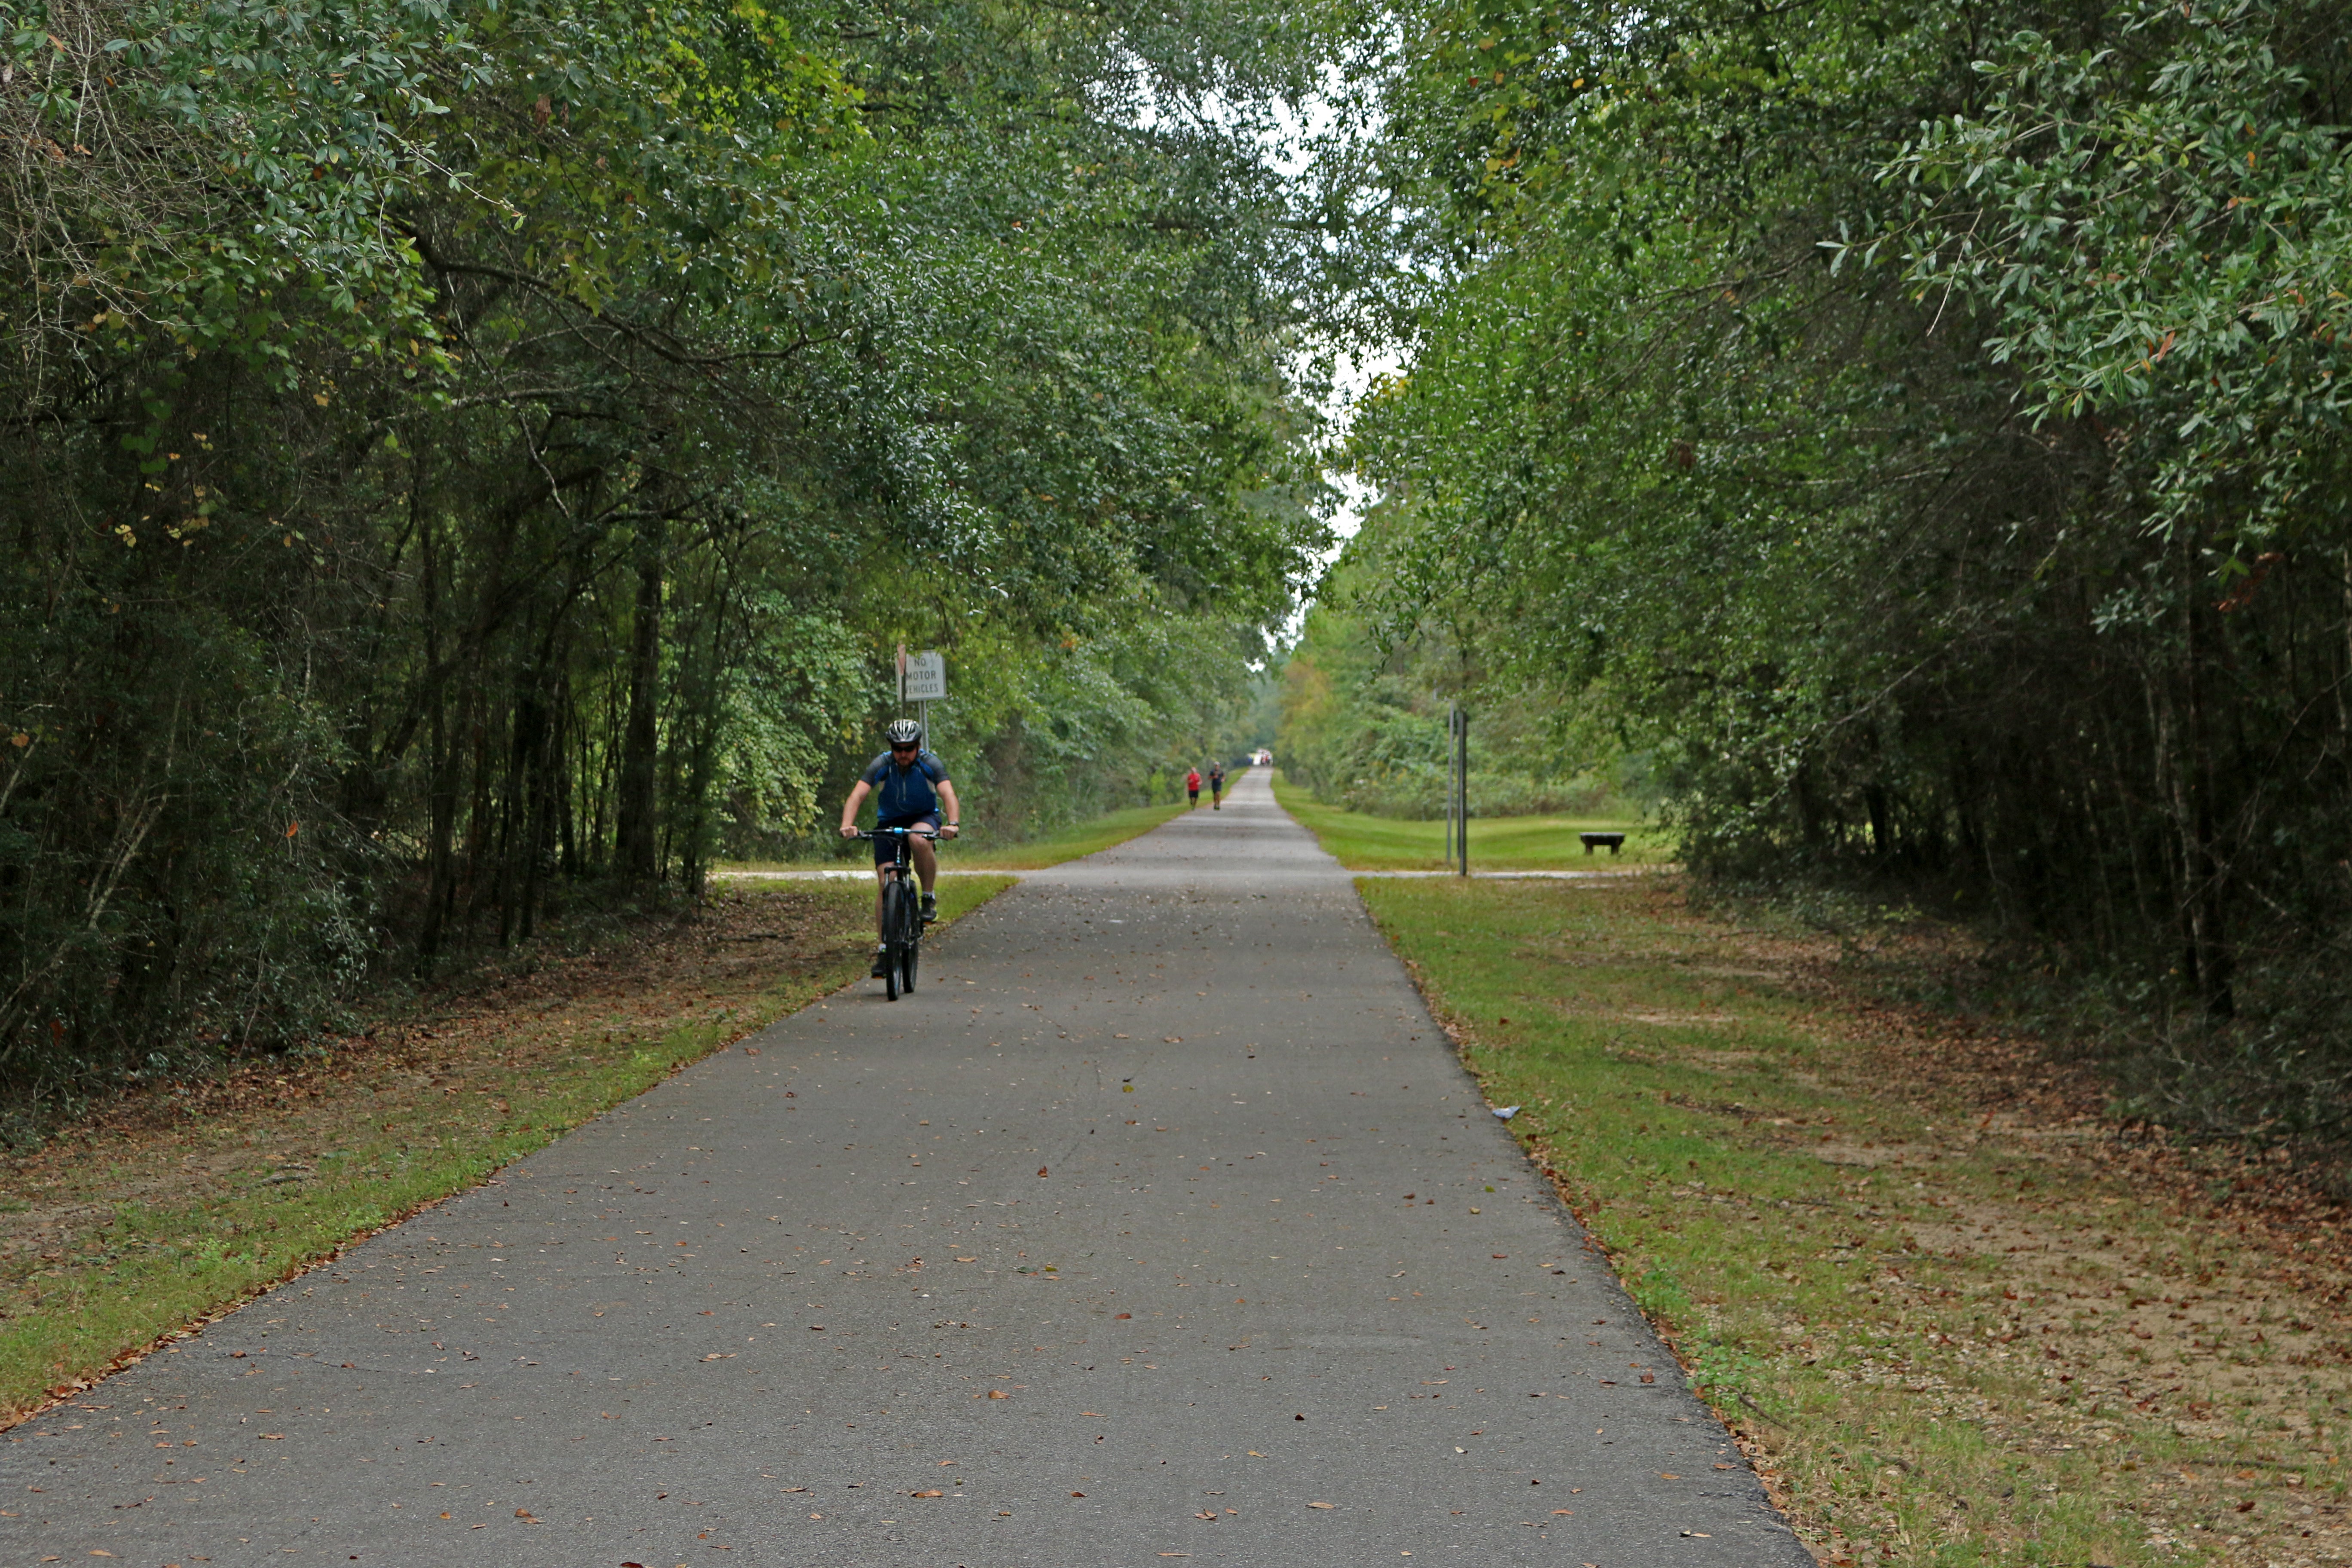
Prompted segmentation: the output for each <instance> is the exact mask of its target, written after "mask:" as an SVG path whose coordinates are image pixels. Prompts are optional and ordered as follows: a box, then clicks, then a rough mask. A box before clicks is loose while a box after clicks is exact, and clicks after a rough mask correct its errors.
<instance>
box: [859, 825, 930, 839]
mask: <svg viewBox="0 0 2352 1568" xmlns="http://www.w3.org/2000/svg"><path fill="white" fill-rule="evenodd" d="M886 833H896V834H898V835H900V836H901V837H910V838H930V839H937V838H938V837H940V830H939V829H938V828H936V827H928V828H927V827H877V828H873V829H870V830H869V829H866V828H863V827H861V828H859V829H858V830H857V837H860V838H879V837H882V836H883V835H884V834H886Z"/></svg>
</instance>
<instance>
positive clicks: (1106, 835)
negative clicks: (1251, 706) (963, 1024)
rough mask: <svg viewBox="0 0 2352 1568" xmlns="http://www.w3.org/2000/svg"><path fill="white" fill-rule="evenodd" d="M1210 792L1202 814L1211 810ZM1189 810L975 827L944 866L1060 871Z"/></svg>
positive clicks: (732, 864) (768, 864) (815, 866)
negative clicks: (1009, 832) (1033, 829)
mask: <svg viewBox="0 0 2352 1568" xmlns="http://www.w3.org/2000/svg"><path fill="white" fill-rule="evenodd" d="M1240 778H1241V774H1240V773H1234V774H1233V775H1232V776H1231V778H1229V779H1228V781H1227V783H1226V786H1225V787H1226V791H1227V793H1228V794H1230V793H1231V792H1232V788H1233V784H1234V783H1236V782H1238V781H1239V780H1240ZM1208 793H1209V792H1208V791H1207V790H1205V789H1204V790H1202V792H1201V794H1202V796H1203V797H1204V798H1203V799H1202V804H1201V809H1202V811H1206V810H1208V809H1209V806H1208V802H1207V800H1206V798H1205V797H1206V796H1207V795H1208ZM1185 810H1186V807H1185V805H1184V804H1183V803H1182V802H1181V801H1179V802H1177V803H1176V804H1175V805H1130V806H1128V807H1125V808H1124V809H1122V810H1118V811H1110V812H1105V813H1104V814H1103V815H1102V816H1093V817H1088V818H1087V820H1086V821H1084V822H1076V823H1072V824H1071V825H1070V826H1067V827H1065V828H1062V829H1060V830H1058V831H1056V832H1054V833H1049V834H1046V835H1045V836H1044V837H1040V838H1028V839H1022V840H1019V841H1017V842H1013V843H1003V842H998V841H995V840H994V838H993V836H992V835H991V834H989V833H988V832H987V831H986V830H985V829H984V828H974V829H973V830H972V831H971V832H969V833H966V834H965V835H963V836H962V837H959V838H954V839H950V840H948V841H946V842H944V843H942V844H941V846H940V868H941V869H942V870H948V871H1042V870H1044V869H1045V868H1046V867H1048V866H1058V865H1060V864H1061V863H1062V862H1063V861H1065V860H1076V859H1077V858H1079V857H1080V856H1082V855H1092V854H1095V853H1097V851H1099V850H1104V849H1110V848H1115V847H1118V846H1119V845H1121V844H1124V843H1126V842H1127V841H1128V840H1129V839H1130V838H1135V837H1140V836H1142V835H1143V834H1146V833H1149V832H1150V831H1151V830H1152V829H1153V828H1155V827H1157V826H1160V824H1161V823H1163V822H1166V821H1168V820H1169V819H1170V818H1171V817H1174V816H1182V815H1183V814H1184V811H1185ZM862 864H863V862H862V860H861V859H860V858H857V857H854V856H852V857H845V858H841V859H837V860H789V861H788V860H729V861H723V862H721V863H720V864H719V866H718V867H717V868H715V869H716V872H717V874H718V875H719V876H722V877H724V876H727V875H729V874H730V873H740V872H745V871H814V870H856V869H858V868H860V866H861V865H862Z"/></svg>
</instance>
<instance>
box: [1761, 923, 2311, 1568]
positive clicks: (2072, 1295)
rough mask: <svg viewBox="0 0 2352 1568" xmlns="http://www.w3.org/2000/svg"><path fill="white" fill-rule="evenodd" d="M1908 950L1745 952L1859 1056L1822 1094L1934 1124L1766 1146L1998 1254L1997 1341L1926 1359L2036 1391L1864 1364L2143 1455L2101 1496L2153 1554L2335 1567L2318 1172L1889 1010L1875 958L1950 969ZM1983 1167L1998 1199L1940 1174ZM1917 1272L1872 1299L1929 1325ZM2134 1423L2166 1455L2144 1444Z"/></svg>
mask: <svg viewBox="0 0 2352 1568" xmlns="http://www.w3.org/2000/svg"><path fill="white" fill-rule="evenodd" d="M1915 941H1916V944H1917V950H1916V951H1914V952H1908V953H1886V952H1881V953H1878V954H1874V955H1864V956H1863V957H1861V958H1860V959H1859V960H1858V959H1857V955H1856V954H1855V953H1854V952H1853V951H1852V950H1851V949H1843V950H1842V944H1841V943H1839V942H1835V941H1832V940H1830V939H1826V938H1824V939H1822V940H1821V941H1818V942H1814V941H1792V940H1790V939H1787V938H1785V937H1780V938H1766V937H1762V936H1759V935H1751V936H1750V937H1749V939H1748V941H1747V942H1745V943H1743V945H1744V946H1745V947H1746V948H1747V951H1748V952H1749V954H1750V955H1751V957H1752V959H1753V960H1754V961H1755V962H1756V963H1758V964H1759V970H1760V971H1761V972H1763V973H1772V974H1773V975H1774V976H1775V978H1776V979H1777V980H1778V981H1779V982H1780V984H1784V985H1786V986H1789V987H1790V988H1793V989H1795V990H1796V991H1798V992H1799V993H1800V994H1811V995H1813V996H1817V997H1818V998H1819V999H1820V1002H1821V1004H1822V1005H1821V1008H1820V1011H1819V1013H1818V1014H1817V1015H1816V1016H1814V1017H1813V1018H1812V1019H1811V1024H1812V1026H1814V1027H1815V1028H1816V1029H1818V1030H1820V1031H1821V1032H1822V1033H1823V1034H1824V1035H1829V1036H1833V1037H1841V1038H1843V1039H1844V1040H1846V1041H1848V1042H1850V1043H1851V1044H1852V1046H1853V1047H1854V1048H1853V1051H1852V1052H1851V1053H1849V1054H1845V1055H1844V1056H1843V1065H1842V1067H1841V1068H1838V1069H1836V1070H1837V1076H1838V1077H1840V1078H1843V1079H1845V1081H1844V1082H1843V1083H1842V1084H1840V1085H1838V1086H1837V1087H1840V1088H1842V1089H1845V1090H1847V1091H1849V1092H1854V1093H1862V1094H1867V1095H1869V1096H1872V1097H1875V1098H1881V1099H1889V1100H1900V1101H1902V1102H1904V1103H1906V1105H1909V1106H1911V1107H1915V1108H1919V1109H1924V1110H1930V1111H1931V1112H1932V1113H1933V1114H1934V1118H1935V1119H1934V1121H1932V1122H1931V1123H1930V1124H1929V1127H1928V1129H1927V1134H1926V1135H1924V1136H1914V1137H1911V1138H1906V1139H1904V1140H1902V1141H1900V1142H1884V1141H1881V1140H1879V1139H1866V1140H1865V1139H1857V1138H1855V1137H1854V1136H1853V1135H1851V1134H1850V1133H1847V1132H1845V1131H1842V1130H1840V1129H1837V1128H1833V1127H1832V1128H1822V1127H1810V1128H1808V1127H1801V1126H1796V1125H1790V1126H1789V1127H1787V1128H1785V1129H1783V1130H1780V1136H1781V1137H1783V1138H1785V1139H1787V1140H1789V1141H1790V1142H1793V1143H1800V1144H1801V1145H1803V1146H1805V1147H1806V1148H1807V1150H1808V1152H1811V1153H1812V1154H1813V1155H1814V1156H1815V1157H1817V1158H1819V1159H1821V1160H1822V1161H1823V1162H1824V1163H1829V1164H1832V1165H1836V1166H1842V1167H1846V1168H1848V1169H1851V1170H1853V1171H1855V1172H1858V1173H1859V1172H1869V1173H1875V1174H1877V1175H1878V1176H1879V1177H1880V1181H1881V1185H1882V1190H1883V1187H1884V1185H1885V1184H1887V1183H1890V1182H1891V1183H1893V1184H1895V1185H1896V1186H1897V1187H1900V1186H1902V1185H1905V1184H1906V1181H1905V1178H1908V1179H1909V1180H1908V1183H1907V1184H1908V1185H1909V1186H1910V1187H1911V1189H1912V1197H1913V1199H1914V1200H1915V1202H1924V1203H1925V1204H1926V1205H1928V1206H1929V1207H1930V1208H1931V1209H1932V1210H1934V1211H1935V1213H1936V1217H1935V1218H1934V1219H1932V1220H1929V1221H1926V1222H1922V1221H1920V1220H1917V1219H1916V1218H1915V1219H1914V1221H1913V1222H1912V1223H1911V1225H1910V1226H1909V1227H1908V1233H1907V1235H1906V1244H1910V1245H1912V1246H1916V1249H1917V1251H1918V1252H1920V1253H1923V1254H1927V1255H1934V1256H1936V1257H1938V1258H1944V1259H1947V1260H1950V1261H1955V1262H1957V1261H1963V1260H1969V1259H1975V1260H1978V1261H1979V1263H1980V1264H1981V1263H1987V1262H1989V1263H1990V1264H1991V1265H1992V1266H1993V1267H1994V1268H1995V1269H1996V1270H1997V1272H1998V1274H1999V1275H2000V1278H2001V1279H2002V1281H2003V1290H2002V1294H2003V1296H2004V1298H2005V1299H2008V1300H2013V1301H2015V1302H2016V1306H2015V1307H2014V1308H2013V1309H2012V1310H2011V1313H2010V1316H2009V1319H2008V1321H2007V1322H2006V1323H2005V1324H2003V1325H2002V1331H2001V1332H2000V1333H1998V1334H1996V1335H1993V1336H1991V1340H1990V1342H1980V1341H1979V1342H1966V1343H1964V1342H1960V1341H1958V1340H1954V1339H1950V1338H1946V1339H1944V1340H1943V1342H1942V1343H1941V1345H1940V1346H1939V1347H1938V1348H1939V1349H1942V1350H1944V1351H1945V1352H1948V1353H1951V1354H1965V1355H1974V1356H1985V1357H1990V1358H1994V1359H1996V1360H1999V1361H2003V1362H2006V1363H2009V1365H2008V1367H2007V1369H2006V1370H2008V1371H2010V1372H2011V1373H2024V1372H2026V1371H2027V1370H2028V1369H2031V1373H2032V1376H2034V1377H2035V1378H2036V1379H2038V1380H2039V1382H2040V1383H2041V1384H2042V1388H2043V1390H2044V1391H2045V1396H2044V1397H2042V1398H2038V1399H2030V1400H2028V1401H2026V1402H2025V1403H2024V1404H2023V1405H2018V1404H2016V1403H2015V1402H2011V1403H2009V1404H2005V1405H1997V1404H1995V1403H1993V1402H1991V1401H1988V1400H1986V1399H1983V1398H1981V1397H1968V1396H1958V1395H1957V1390H1956V1389H1955V1390H1954V1391H1953V1392H1954V1395H1955V1396H1951V1397H1947V1391H1946V1390H1945V1389H1939V1388H1937V1386H1936V1384H1937V1383H1938V1382H1940V1381H1943V1380H1939V1379H1937V1377H1936V1376H1935V1374H1934V1373H1933V1371H1932V1370H1931V1369H1930V1368H1929V1367H1928V1366H1927V1365H1926V1364H1916V1365H1912V1366H1907V1367H1906V1366H1905V1365H1902V1364H1899V1363H1891V1362H1890V1363H1889V1364H1887V1365H1886V1366H1885V1371H1884V1372H1882V1373H1875V1374H1874V1375H1879V1376H1884V1377H1889V1378H1899V1379H1906V1380H1907V1382H1908V1386H1910V1387H1911V1389H1912V1390H1913V1392H1914V1393H1915V1394H1917V1395H1920V1396H1924V1397H1926V1398H1927V1399H1929V1400H1931V1401H1936V1400H1942V1401H1943V1403H1944V1404H1945V1405H1947V1406H1948V1411H1947V1413H1948V1415H1951V1416H1953V1417H1957V1418H1962V1419H1966V1420H1968V1421H1969V1422H1972V1423H1974V1424H1976V1425H1978V1426H1980V1427H1981V1428H1982V1429H1983V1430H1984V1431H1985V1433H1986V1435H1987V1436H1988V1437H1989V1438H1990V1440H1992V1441H1994V1442H1996V1443H1999V1444H2000V1445H2002V1446H2004V1447H2018V1448H2022V1449H2025V1450H2028V1451H2039V1450H2042V1449H2045V1448H2050V1447H2067V1446H2076V1447H2088V1446H2091V1445H2095V1444H2101V1443H2105V1444H2111V1445H2116V1446H2118V1449H2119V1451H2120V1450H2121V1449H2122V1448H2124V1447H2130V1448H2131V1449H2132V1450H2133V1451H2135V1452H2137V1454H2138V1455H2139V1457H2138V1458H2136V1459H2120V1460H2118V1461H2117V1462H2116V1470H2117V1471H2118V1472H2121V1474H2118V1475H2117V1476H2116V1478H2115V1483H2116V1485H2117V1486H2118V1487H2119V1488H2120V1489H2122V1490H2124V1491H2125V1492H2126V1493H2127V1494H2128V1493H2131V1492H2136V1493H2137V1497H2136V1499H2135V1500H2134V1504H2133V1507H2134V1511H2136V1512H2137V1514H2139V1516H2140V1517H2141V1519H2142V1521H2144V1522H2145V1524H2146V1526H2147V1532H2148V1543H2149V1544H2150V1545H2151V1546H2152V1547H2157V1548H2158V1549H2159V1550H2161V1549H2163V1548H2166V1547H2170V1548H2172V1549H2174V1550H2175V1551H2181V1550H2189V1551H2195V1552H2203V1553H2207V1554H2210V1556H2211V1557H2212V1558H2214V1559H2215V1560H2218V1561H2221V1562H2224V1563H2231V1564H2244V1565H2248V1568H2253V1565H2264V1568H2304V1565H2306V1564H2320V1563H2352V1509H2347V1499H2346V1495H2345V1494H2346V1470H2345V1467H2344V1455H2345V1450H2346V1447H2347V1426H2352V1253H2347V1246H2346V1242H2347V1234H2348V1233H2352V1208H2347V1205H2345V1204H2344V1203H2343V1202H2341V1201H2340V1200H2338V1199H2336V1198H2334V1197H2331V1196H2329V1195H2328V1193H2327V1191H2326V1184H2327V1178H2328V1176H2329V1175H2330V1173H2327V1172H2324V1171H2321V1170H2316V1169H2313V1168H2310V1167H2308V1166H2304V1165H2299V1164H2298V1163H2296V1160H2295V1157H2294V1153H2293V1152H2291V1151H2289V1150H2287V1149H2284V1148H2273V1149H2269V1150H2258V1149H2252V1148H2249V1147H2247V1146H2244V1145H2242V1144H2237V1143H2208V1144H2204V1145H2198V1144H2195V1143H2191V1142H2186V1141H2184V1140H2182V1139H2180V1138H2179V1137H2177V1136H2175V1135H2173V1134H2171V1133H2169V1132H2168V1131H2167V1130H2165V1129H2163V1128H2158V1127H2149V1126H2146V1125H2139V1124H2134V1123H2128V1122H2124V1121H2117V1120H2116V1119H2115V1118H2114V1117H2113V1116H2111V1115H2110V1114H2109V1113H2108V1110H2107V1103H2106V1093H2105V1084H2104V1082H2103V1080H2102V1079H2101V1076H2100V1074H2099V1071H2098V1068H2097V1066H2096V1064H2095V1062H2091V1061H2087V1060H2079V1059H2078V1060H2074V1061H2068V1060H2066V1059H2065V1058H2064V1055H2063V1052H2062V1051H2061V1050H2059V1049H2058V1048H2056V1047H2053V1046H2052V1045H2051V1044H2049V1043H2048V1042H2046V1041H2043V1040H2041V1039H2037V1038H2034V1037H2032V1036H2030V1035H2027V1034H2023V1033H2020V1032H2016V1031H2012V1030H2010V1029H2007V1028H2004V1027H2002V1026H1999V1025H1997V1024H1991V1023H1987V1022H1983V1021H1971V1020H1965V1019H1956V1018H1953V1017H1951V1016H1946V1015H1941V1014H1938V1013H1935V1012H1931V1011H1929V1010H1927V1009H1924V1008H1920V1007H1916V1006H1907V1005H1899V1004H1894V1003H1890V1002H1888V1001H1886V1000H1885V999H1884V990H1883V984H1884V981H1885V977H1886V975H1887V974H1888V973H1890V964H1892V965H1897V966H1899V965H1906V964H1908V965H1916V964H1918V963H1964V962H1968V955H1967V954H1966V953H1965V952H1960V951H1958V939H1956V938H1953V937H1951V936H1948V935H1940V936H1939V935H1936V934H1933V933H1929V934H1927V935H1926V936H1923V937H1920V938H1917V939H1915ZM1830 1059H1832V1060H1835V1059H1838V1058H1830ZM1956 1112H1957V1113H1958V1114H1955V1113H1956ZM1988 1157H1990V1158H1991V1159H1992V1160H1993V1161H1995V1162H1996V1163H1997V1168H2000V1169H2001V1171H2002V1173H2003V1174H2004V1175H2005V1177H2006V1178H2007V1180H2006V1182H2005V1183H2004V1186H2005V1187H2007V1185H2008V1184H2009V1183H2013V1188H2009V1190H1996V1191H1993V1192H1987V1191H1985V1190H1983V1187H1982V1186H1981V1184H1977V1183H1965V1184H1957V1183H1945V1182H1940V1181H1938V1180H1937V1167H1938V1166H1939V1165H1941V1164H1943V1163H1945V1162H1947V1161H1956V1162H1957V1161H1962V1160H1965V1161H1966V1162H1967V1163H1969V1164H1970V1165H1972V1166H1975V1167H1977V1168H1979V1169H1981V1167H1982V1164H1983V1162H1984V1161H1985V1160H1986V1159H1987V1158H1988ZM1915 1272H1916V1269H1912V1268H1906V1267H1904V1266H1902V1265H1901V1264H1892V1265H1890V1266H1889V1267H1886V1268H1883V1269H1881V1270H1880V1271H1879V1273H1878V1274H1877V1276H1876V1277H1875V1279H1874V1287H1875V1288H1877V1289H1882V1290H1883V1291H1885V1292H1886V1293H1888V1294H1889V1295H1890V1297H1892V1296H1894V1294H1895V1293H1896V1292H1906V1291H1907V1292H1909V1293H1911V1294H1912V1295H1913V1297H1914V1298H1915V1303H1914V1304H1915V1305H1916V1308H1917V1309H1918V1310H1919V1312H1920V1314H1921V1315H1922V1316H1923V1317H1924V1316H1926V1315H1927V1314H1928V1313H1930V1312H1931V1311H1932V1310H1934V1308H1935V1306H1936V1300H1935V1296H1936V1295H1937V1291H1936V1289H1934V1288H1933V1287H1932V1286H1930V1285H1927V1284H1921V1283H1915V1282H1914V1281H1912V1280H1911V1279H1909V1278H1908V1276H1909V1275H1911V1274H1912V1273H1915ZM1920 1359H1921V1362H1922V1363H1924V1362H1925V1359H1926V1358H1920ZM2070 1394H2071V1396H2072V1397H2071V1398H2069V1397H2067V1396H2068V1395H2070ZM2101 1412H2106V1413H2107V1414H2105V1415H2102V1414H2101ZM2151 1426H2153V1427H2155V1428H2156V1430H2157V1432H2158V1434H2162V1433H2166V1432H2168V1433H2169V1435H2170V1436H2171V1437H2172V1438H2174V1439H2175V1441H2174V1442H2172V1443H2170V1444H2163V1445H2159V1446H2151V1445H2150V1444H2149V1443H2148V1442H2147V1436H2148V1431H2149V1428H2150V1427H2151ZM2125 1475H2133V1476H2136V1477H2137V1484H2136V1485H2134V1484H2133V1483H2132V1482H2131V1481H2129V1480H2126V1479H2124V1476H2125ZM2035 1560H2036V1561H2038V1559H2035ZM1832 1561H1834V1558H1832Z"/></svg>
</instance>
